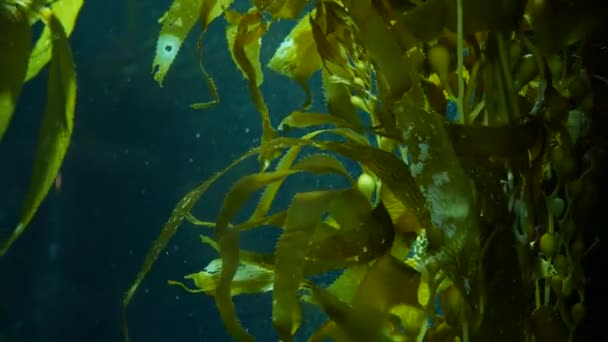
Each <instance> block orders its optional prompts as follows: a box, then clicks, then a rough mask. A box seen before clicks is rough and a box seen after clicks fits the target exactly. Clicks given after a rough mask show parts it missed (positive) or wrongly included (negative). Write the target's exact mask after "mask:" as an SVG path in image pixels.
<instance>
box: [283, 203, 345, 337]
mask: <svg viewBox="0 0 608 342" xmlns="http://www.w3.org/2000/svg"><path fill="white" fill-rule="evenodd" d="M338 193H339V192H336V191H314V192H307V193H298V194H296V195H295V196H294V198H293V201H292V203H291V205H290V206H289V209H288V211H287V220H286V222H285V231H284V233H283V234H282V235H281V237H280V238H279V241H278V242H277V247H276V252H275V255H276V277H275V284H274V292H273V301H272V303H273V305H272V323H273V325H274V326H275V328H276V330H277V332H278V334H279V337H280V338H281V340H283V341H291V340H293V335H294V333H295V331H296V329H297V328H298V324H299V322H297V320H296V319H295V317H298V316H299V315H300V303H299V300H298V298H297V290H298V288H299V286H300V283H301V282H302V280H303V279H304V275H303V265H304V261H305V258H306V252H307V250H308V246H309V244H310V242H311V239H312V236H313V233H314V230H315V227H316V226H317V224H319V223H320V222H321V219H322V216H321V215H322V214H323V213H324V212H325V210H326V208H327V206H328V204H329V202H330V201H331V200H332V199H333V198H334V197H335V196H336V195H337V194H338ZM294 316H295V317H294Z"/></svg>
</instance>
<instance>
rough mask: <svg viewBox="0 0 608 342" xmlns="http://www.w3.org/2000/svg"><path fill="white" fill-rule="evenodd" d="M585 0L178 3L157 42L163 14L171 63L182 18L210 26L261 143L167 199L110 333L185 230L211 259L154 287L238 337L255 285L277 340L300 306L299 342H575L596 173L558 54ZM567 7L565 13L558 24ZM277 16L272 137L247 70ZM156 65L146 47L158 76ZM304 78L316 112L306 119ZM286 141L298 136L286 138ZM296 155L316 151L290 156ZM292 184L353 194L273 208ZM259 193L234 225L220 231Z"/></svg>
mask: <svg viewBox="0 0 608 342" xmlns="http://www.w3.org/2000/svg"><path fill="white" fill-rule="evenodd" d="M309 2H310V3H312V4H311V5H312V6H309V7H307V5H308V3H309ZM592 2H593V1H583V2H577V3H576V4H575V3H574V2H567V1H566V2H563V1H557V0H555V1H542V2H536V1H530V2H526V1H496V2H487V1H482V0H457V1H447V0H428V1H414V0H411V1H390V0H356V1H352V0H351V1H349V0H317V1H305V0H299V1H298V0H292V1H290V0H284V1H251V8H250V9H249V10H248V11H246V12H244V13H239V12H237V11H235V10H233V9H231V8H230V5H231V3H232V2H231V1H225V2H218V1H205V0H201V1H198V2H196V1H194V2H190V3H189V4H190V5H191V8H190V7H188V8H186V7H183V6H180V5H179V4H180V3H181V1H180V0H175V2H174V3H173V5H172V6H171V8H170V10H169V12H168V13H167V15H166V17H164V18H163V21H162V23H163V27H162V29H161V33H160V35H159V44H160V45H159V46H161V48H162V47H163V46H164V45H162V44H161V43H162V41H164V39H165V38H166V34H167V32H168V31H167V30H169V28H168V27H173V26H167V25H169V24H168V23H169V22H170V21H169V20H175V18H182V19H185V18H187V19H188V21H187V24H188V25H187V27H186V26H184V27H182V28H180V30H181V31H180V35H179V37H178V39H177V41H176V43H175V44H174V45H173V48H172V49H171V51H170V52H171V55H170V57H171V58H174V55H175V54H176V53H177V51H178V49H179V44H180V43H181V41H182V40H183V39H184V37H185V34H187V32H188V31H189V30H190V29H191V27H193V25H194V23H195V21H196V18H198V20H199V21H200V22H201V25H202V31H203V32H204V31H205V29H206V27H207V25H208V24H209V22H210V21H211V20H213V19H214V18H217V17H219V16H221V15H223V16H224V18H225V19H226V21H227V23H228V24H227V27H226V34H227V41H228V46H229V50H230V53H231V55H232V58H233V61H234V64H235V66H236V67H237V68H238V69H239V70H240V71H241V72H242V74H243V76H244V78H245V79H246V87H247V89H248V90H249V92H250V94H251V99H252V102H253V104H254V106H255V107H256V109H257V110H258V111H259V112H260V114H261V119H262V128H263V133H262V139H261V140H260V145H259V146H257V147H253V148H252V149H251V150H249V151H248V152H247V153H245V154H244V155H243V156H241V157H240V158H238V159H237V160H235V161H234V162H233V163H231V164H230V165H229V166H228V167H227V168H226V169H224V170H222V171H221V172H219V173H217V174H215V175H214V176H213V177H211V178H210V179H208V180H205V181H204V182H202V183H201V184H200V185H199V186H198V187H196V188H195V189H194V190H192V191H191V192H189V193H188V194H186V195H185V196H184V198H183V199H182V200H181V201H180V202H179V203H178V204H177V206H176V208H175V209H174V211H173V213H172V214H171V216H170V218H169V220H168V221H167V223H166V224H165V226H164V227H163V229H162V232H161V234H160V236H159V238H158V239H157V240H156V241H155V242H154V244H153V246H152V248H151V249H150V251H149V252H148V254H147V256H146V258H145V261H144V265H143V267H142V269H141V271H140V272H139V274H138V275H137V278H136V281H135V282H134V284H133V285H132V286H131V287H130V289H129V290H128V292H127V295H126V297H125V299H124V301H123V308H124V312H125V322H124V323H125V325H124V332H125V337H126V338H127V339H128V331H127V324H126V312H127V308H128V306H129V305H130V304H131V302H132V300H133V298H134V294H135V292H136V290H137V288H138V287H139V285H140V284H141V282H142V281H144V278H145V276H146V274H147V273H148V272H149V271H150V269H151V267H152V266H153V264H154V262H155V260H156V259H157V258H158V256H159V255H160V253H161V252H162V250H163V249H164V248H165V247H166V245H167V244H168V242H169V240H170V239H171V238H172V237H173V236H174V235H175V233H176V232H177V230H178V228H179V226H180V225H181V224H182V223H183V221H184V220H188V221H189V222H191V223H193V224H195V225H199V226H204V227H207V228H209V229H210V230H211V231H212V232H213V237H210V236H207V235H204V236H202V242H203V243H204V244H205V245H209V246H211V247H212V248H213V249H215V250H216V251H217V252H218V253H219V258H218V259H215V260H212V261H211V262H210V263H209V264H208V265H207V266H206V267H205V268H204V270H203V271H198V270H194V271H195V272H196V273H192V274H190V275H187V276H186V279H187V280H191V281H192V282H193V284H194V288H190V287H187V286H186V285H185V284H184V283H182V282H178V281H174V280H171V281H170V282H169V283H170V284H172V285H177V286H181V287H183V288H184V289H186V290H187V291H189V292H193V293H204V294H206V295H210V296H213V297H214V298H215V301H216V304H217V308H218V312H219V314H220V316H221V317H222V319H223V321H224V323H225V325H226V329H227V331H228V332H229V333H230V335H231V336H232V337H234V338H235V339H236V340H239V341H252V340H254V337H253V336H251V335H250V334H249V333H248V332H247V331H246V329H245V328H244V327H243V326H242V325H241V323H240V321H239V318H238V316H237V313H236V310H235V304H234V302H233V301H232V297H233V296H236V295H241V294H256V293H261V292H268V291H272V297H273V299H272V312H273V313H272V321H273V325H274V327H275V330H276V332H277V335H278V336H279V338H280V339H281V340H282V341H292V340H293V339H294V335H295V334H296V333H297V331H298V329H299V327H300V325H301V322H302V320H304V319H306V317H304V316H303V315H302V312H301V308H300V306H301V303H302V302H308V303H312V304H313V305H315V306H316V307H318V308H319V310H321V311H322V312H324V313H325V314H326V315H327V317H328V320H327V322H326V323H325V324H323V325H322V326H321V327H319V329H318V330H317V331H315V332H314V333H313V334H312V335H311V336H310V338H309V340H310V341H321V340H323V339H325V338H331V339H333V340H337V341H414V340H416V341H423V340H424V341H453V340H462V341H469V340H480V341H486V340H490V339H498V340H501V341H503V340H504V341H549V340H555V339H557V340H573V339H574V337H575V334H576V331H577V329H578V327H579V326H580V325H581V324H582V322H583V320H584V312H585V282H586V278H585V274H584V272H583V269H582V260H583V258H584V256H585V254H586V253H587V252H588V251H589V248H591V246H589V247H587V246H586V243H587V242H588V241H584V240H583V235H582V230H583V225H584V221H583V220H582V217H583V216H584V212H585V210H587V207H588V206H587V205H584V204H578V203H584V200H585V198H587V197H586V196H587V193H588V191H590V190H589V188H590V184H591V183H590V182H592V181H593V179H594V178H593V177H594V173H595V172H597V170H596V169H595V166H594V163H593V161H592V160H590V159H589V158H583V153H584V151H587V150H589V149H590V148H591V146H590V143H589V140H588V139H587V138H586V136H585V129H584V127H585V123H587V125H588V122H589V108H590V105H589V101H592V98H591V95H590V88H589V80H588V79H587V78H585V77H584V75H585V69H584V65H582V64H581V63H579V62H577V60H576V58H574V56H575V55H576V54H577V53H578V52H577V51H579V50H580V48H581V40H582V39H583V38H584V37H585V36H586V34H588V33H589V32H590V31H591V30H593V28H595V27H596V26H597V23H598V22H599V18H600V17H599V14H595V13H593V12H592V11H590V8H591V7H592V6H591V3H592ZM220 3H221V4H222V5H221V6H220V5H219V4H220ZM562 3H564V4H562ZM218 6H219V7H218ZM177 8H179V9H180V11H181V12H180V13H179V15H178V14H175V13H174V12H175V11H177ZM211 8H212V10H210V9H211ZM569 10H573V13H574V14H575V15H573V16H572V17H571V18H565V13H566V12H567V11H569ZM210 13H213V15H210ZM585 17H588V18H590V20H585V19H584V18H585ZM276 20H294V21H295V23H294V27H293V29H292V31H291V32H290V33H289V34H288V35H287V36H286V37H285V40H284V41H283V42H282V43H281V45H280V46H279V47H278V48H277V51H276V53H275V54H274V56H273V57H272V58H271V60H270V61H269V62H268V67H269V69H270V70H271V71H273V72H276V73H279V74H281V75H284V76H286V77H288V78H290V79H293V80H294V81H296V83H297V84H298V85H299V86H300V87H301V88H302V89H303V90H304V93H305V98H304V100H303V104H302V105H300V106H299V108H298V109H296V110H294V111H293V112H291V113H289V114H288V115H286V116H285V117H284V118H283V119H282V120H281V122H280V123H279V124H278V126H277V128H278V129H275V128H274V127H273V126H272V124H271V121H270V113H269V110H268V108H267V106H266V103H265V102H264V97H263V94H262V92H261V90H260V85H261V84H262V82H263V76H264V70H263V69H262V62H261V61H260V58H259V48H260V44H261V41H262V40H263V39H264V36H265V34H266V33H267V32H268V31H270V30H271V24H272V23H273V22H274V21H276ZM564 22H566V23H568V24H565V23H564ZM556 27H559V30H557V31H556V32H557V33H556V35H551V34H549V33H548V32H549V31H551V30H553V29H555V28H556ZM200 49H201V47H199V52H200ZM165 52H166V49H160V50H157V57H156V59H155V62H154V65H155V66H157V65H158V62H157V61H158V58H160V57H159V55H161V56H162V54H163V53H165ZM171 60H172V59H167V63H169V64H166V65H165V64H163V65H161V69H159V72H160V71H162V72H160V73H158V74H157V77H160V79H159V80H161V81H162V76H164V73H165V72H166V71H167V70H168V66H169V65H170V61H171ZM203 70H204V69H203ZM317 72H320V73H321V74H322V87H323V90H324V96H325V98H324V100H325V105H326V108H327V113H322V112H310V111H309V109H310V104H311V101H312V95H311V94H312V93H311V91H310V85H309V84H308V82H309V78H310V77H311V76H312V75H313V74H315V73H317ZM204 76H205V77H206V78H207V79H208V83H209V84H210V85H212V86H211V88H212V89H213V90H212V92H215V93H216V92H217V91H218V90H217V89H215V85H214V84H213V82H212V81H209V79H210V78H209V76H208V75H207V73H206V71H204ZM214 98H219V97H218V96H214ZM195 107H205V106H195ZM366 122H369V123H370V124H366ZM328 127H329V128H328ZM287 129H290V131H296V132H299V131H303V132H305V133H303V134H302V135H301V137H299V138H293V137H287V136H285V135H284V134H283V133H284V132H285V131H287ZM311 130H312V131H311ZM304 147H306V148H312V149H315V150H316V152H314V153H312V154H308V155H303V153H302V149H303V148H304ZM253 156H258V157H259V158H260V161H261V163H262V165H261V171H259V172H257V173H253V174H250V175H245V176H243V177H242V178H241V179H239V180H238V181H237V182H236V183H235V184H233V185H232V187H231V188H230V189H229V190H228V191H227V193H226V196H225V198H224V203H223V206H222V208H221V210H220V212H219V213H218V216H217V218H216V219H215V220H214V221H205V220H200V219H198V218H196V217H194V215H193V214H192V213H191V211H192V209H193V208H194V206H195V205H197V203H199V201H200V200H201V197H202V196H203V195H204V194H205V192H206V191H207V189H208V188H209V187H210V186H211V185H212V184H214V183H215V182H216V181H217V180H218V179H219V178H220V177H222V176H224V175H225V174H226V173H227V172H228V171H229V170H231V169H232V168H234V166H236V165H238V164H239V163H241V162H242V161H243V160H244V159H246V158H250V157H253ZM344 159H346V160H349V161H353V162H355V163H357V164H358V165H359V166H360V168H359V170H352V169H350V168H345V167H344V166H343V165H342V162H341V160H344ZM302 172H308V173H312V174H325V173H331V174H335V175H338V176H340V177H343V178H344V179H346V180H347V182H348V184H349V186H347V187H345V188H343V189H337V190H336V189H326V190H324V189H312V190H310V191H306V192H301V193H297V194H295V195H294V196H293V198H292V199H291V202H290V204H289V206H288V208H287V210H285V211H279V212H273V213H272V214H271V212H272V211H271V208H272V207H273V204H274V201H275V197H276V196H277V194H278V193H279V191H281V186H282V184H283V182H284V180H285V179H286V178H287V177H291V176H292V175H296V174H299V173H302ZM260 190H262V191H261V195H260V196H259V200H258V204H257V206H256V208H255V209H254V211H253V212H252V213H251V214H250V216H249V217H248V219H246V220H245V221H243V222H239V223H235V222H233V220H234V217H236V214H237V213H238V212H240V210H241V208H242V207H243V205H244V203H245V202H246V201H248V200H249V199H250V198H251V197H252V196H254V195H255V194H256V193H258V192H259V191H260ZM268 225H270V226H275V227H280V228H281V229H282V233H281V235H280V237H279V239H278V241H277V242H276V246H275V249H274V251H273V252H272V253H266V254H265V253H259V252H257V251H252V250H243V249H241V248H240V245H239V236H240V234H241V232H243V231H245V230H251V229H261V228H260V227H264V226H268ZM335 270H341V271H343V273H342V275H341V276H340V277H338V279H337V280H335V281H334V282H333V283H332V284H331V285H329V286H326V287H323V286H321V285H320V284H318V283H316V282H315V281H314V280H313V278H314V277H313V276H316V275H319V274H324V273H326V272H329V271H335ZM435 303H439V307H440V309H438V308H437V306H436V305H435Z"/></svg>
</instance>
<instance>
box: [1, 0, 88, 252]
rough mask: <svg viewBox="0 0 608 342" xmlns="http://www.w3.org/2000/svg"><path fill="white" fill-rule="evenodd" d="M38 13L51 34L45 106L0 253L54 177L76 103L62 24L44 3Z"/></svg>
mask: <svg viewBox="0 0 608 342" xmlns="http://www.w3.org/2000/svg"><path fill="white" fill-rule="evenodd" d="M40 16H41V17H42V20H43V21H44V23H45V24H46V25H47V27H48V28H49V30H50V32H51V37H52V58H51V62H50V68H49V78H48V83H47V99H46V106H45V109H44V114H43V118H42V125H41V128H40V134H39V137H38V145H37V147H36V155H35V159H34V168H33V172H32V177H31V180H30V186H29V189H28V192H27V194H26V196H25V200H24V203H23V209H22V214H21V217H20V219H19V224H18V225H17V227H16V228H15V230H14V232H13V234H12V235H11V237H10V238H9V240H8V241H7V242H6V243H5V244H4V246H2V248H0V255H3V254H4V253H6V251H7V250H8V248H9V247H10V246H11V245H12V243H13V242H14V241H15V240H16V239H17V238H18V237H19V235H21V233H23V231H24V229H25V228H26V227H27V225H28V224H29V223H30V221H31V220H32V218H33V217H34V214H35V213H36V211H37V210H38V207H39V206H40V204H41V203H42V201H43V200H44V198H45V197H46V194H47V193H48V191H49V189H50V188H51V186H52V185H53V183H54V181H55V178H56V176H57V173H58V172H59V168H60V167H61V163H62V162H63V158H64V157H65V154H66V152H67V150H68V146H69V144H70V139H71V137H72V129H73V125H74V110H75V105H76V71H75V69H74V60H73V58H72V51H71V49H70V45H69V42H68V38H67V36H66V33H65V31H64V29H63V26H62V25H61V22H60V21H59V20H58V19H57V17H55V16H54V14H53V12H51V10H49V9H48V8H46V7H43V8H42V9H41V10H40Z"/></svg>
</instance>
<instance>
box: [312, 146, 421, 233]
mask: <svg viewBox="0 0 608 342" xmlns="http://www.w3.org/2000/svg"><path fill="white" fill-rule="evenodd" d="M312 145H315V146H317V147H319V148H323V149H327V150H330V151H334V152H337V153H340V154H342V155H344V156H346V157H348V158H350V159H353V160H356V161H358V162H359V163H361V164H362V165H364V166H365V167H366V168H367V169H368V170H370V171H371V172H373V173H374V174H375V175H376V176H377V177H378V178H380V180H381V181H382V182H383V184H384V185H385V186H387V187H388V188H390V190H391V192H392V193H393V194H394V195H395V196H396V197H397V199H399V200H400V201H401V202H402V203H403V204H404V205H405V206H406V207H407V208H409V209H410V210H411V211H412V213H413V214H414V215H416V218H417V219H418V222H419V224H420V225H421V226H422V227H429V226H430V214H429V212H428V210H427V208H426V204H425V200H424V197H423V196H422V194H421V193H420V190H419V189H418V186H417V185H416V182H415V181H414V178H413V177H412V175H411V173H410V170H409V168H408V167H407V165H406V164H405V162H403V161H402V160H400V159H399V158H397V157H396V156H395V155H394V154H391V153H389V152H386V151H383V150H380V149H377V148H374V147H372V146H354V145H350V144H345V143H339V142H318V141H315V142H313V143H312Z"/></svg>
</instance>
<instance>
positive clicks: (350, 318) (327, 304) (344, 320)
mask: <svg viewBox="0 0 608 342" xmlns="http://www.w3.org/2000/svg"><path fill="white" fill-rule="evenodd" d="M311 290H312V301H313V302H314V303H315V304H317V305H318V306H319V307H320V308H321V309H322V310H323V311H324V312H325V313H326V314H327V316H328V317H329V318H330V319H331V320H332V321H333V322H335V324H336V328H337V330H336V329H328V331H327V332H326V333H329V334H330V335H332V337H334V338H335V339H336V340H338V341H361V342H363V341H374V342H388V341H390V339H388V337H387V336H385V335H384V334H383V333H382V331H381V328H380V323H381V322H380V320H379V317H378V316H377V315H374V314H375V313H373V312H361V311H359V310H355V309H354V308H353V307H351V306H350V305H349V304H348V303H345V302H343V301H341V300H340V299H339V298H337V297H336V296H335V295H333V294H332V293H330V292H329V291H328V290H326V289H324V288H320V287H318V286H314V285H313V286H311ZM336 335H337V336H336ZM338 336H339V337H340V338H338Z"/></svg>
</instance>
